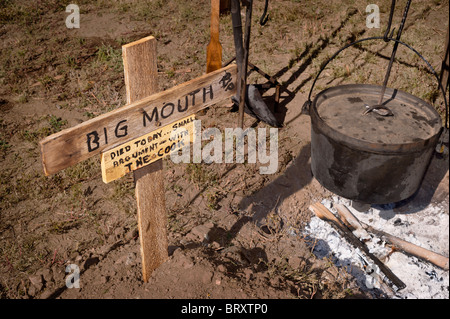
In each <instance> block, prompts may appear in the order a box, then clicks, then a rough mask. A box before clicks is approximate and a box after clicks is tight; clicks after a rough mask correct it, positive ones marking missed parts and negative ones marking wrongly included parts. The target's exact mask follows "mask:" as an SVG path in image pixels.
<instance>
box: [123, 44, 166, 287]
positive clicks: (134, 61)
mask: <svg viewBox="0 0 450 319" xmlns="http://www.w3.org/2000/svg"><path fill="white" fill-rule="evenodd" d="M122 54H123V65H124V71H125V88H126V92H127V104H130V103H133V102H135V101H137V100H140V99H142V98H144V97H147V96H150V95H152V94H154V93H157V92H158V70H157V65H156V61H157V53H156V39H155V38H154V37H147V38H143V39H141V40H138V41H136V42H132V43H129V44H127V45H124V46H123V47H122ZM133 173H134V180H135V183H136V201H137V213H138V229H139V238H140V244H141V257H142V276H143V280H144V282H148V279H149V277H150V275H151V273H152V272H153V270H155V269H156V268H157V267H158V266H159V265H161V264H162V263H163V262H164V261H165V260H166V259H167V258H168V242H167V213H166V201H165V192H164V175H163V162H162V160H159V161H156V162H154V163H152V164H149V165H147V166H144V167H142V168H140V169H138V170H136V171H134V172H133Z"/></svg>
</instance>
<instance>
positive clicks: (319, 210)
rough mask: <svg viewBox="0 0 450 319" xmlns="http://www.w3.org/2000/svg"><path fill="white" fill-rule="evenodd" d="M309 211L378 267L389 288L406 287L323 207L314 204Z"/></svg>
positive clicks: (398, 288)
mask: <svg viewBox="0 0 450 319" xmlns="http://www.w3.org/2000/svg"><path fill="white" fill-rule="evenodd" d="M309 209H310V210H311V211H312V212H313V213H314V214H316V216H317V217H319V218H320V219H322V220H325V221H328V222H329V223H330V224H331V225H333V226H334V227H335V228H336V229H337V230H338V231H339V233H341V234H342V236H343V237H345V238H346V239H347V240H348V241H349V242H350V244H352V245H353V246H355V247H357V248H359V249H361V250H362V251H363V252H364V253H365V254H366V255H367V256H368V257H369V258H370V259H372V261H373V262H374V263H375V264H376V265H377V266H378V268H379V269H380V270H381V271H382V272H383V274H384V275H385V276H386V278H387V279H388V280H389V281H390V282H387V284H388V285H389V287H391V288H392V289H393V290H394V291H395V290H400V289H403V288H405V287H406V285H405V283H403V281H401V280H400V279H399V278H398V277H397V276H396V275H395V274H394V273H393V272H392V271H391V270H390V269H389V268H388V267H387V266H386V265H385V264H383V263H382V262H381V261H380V260H379V259H378V258H377V257H376V256H374V255H373V254H372V253H371V252H370V251H369V248H367V246H366V245H365V244H363V243H362V242H361V241H360V240H359V239H358V237H356V236H355V235H354V234H353V233H352V232H351V230H350V229H348V228H347V226H345V225H344V223H342V222H341V221H340V220H339V219H338V218H337V217H336V216H334V214H333V213H332V212H330V211H329V210H328V209H327V208H326V207H325V206H324V205H322V204H321V203H315V204H313V205H311V206H309ZM394 286H395V287H394Z"/></svg>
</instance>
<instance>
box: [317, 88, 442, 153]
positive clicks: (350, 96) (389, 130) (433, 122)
mask: <svg viewBox="0 0 450 319" xmlns="http://www.w3.org/2000/svg"><path fill="white" fill-rule="evenodd" d="M380 94H381V86H376V85H369V84H350V85H341V86H336V87H332V88H329V89H326V90H324V91H322V92H321V93H319V94H318V95H317V97H316V99H315V100H314V103H313V108H314V109H315V110H314V111H315V112H317V113H316V114H317V115H318V117H319V118H320V119H321V120H322V121H323V122H324V123H325V124H326V125H327V126H329V127H330V128H331V129H332V131H335V132H337V133H338V134H342V135H344V136H347V137H349V138H352V139H356V140H359V141H363V142H367V143H371V144H382V145H389V144H391V145H392V144H395V145H399V144H411V143H418V142H419V143H420V142H424V141H426V140H428V139H430V138H432V137H433V136H436V135H437V134H438V133H439V132H440V129H441V127H442V122H441V118H440V116H439V114H438V113H437V112H436V110H435V109H434V108H433V107H432V106H431V105H429V104H428V103H426V102H425V101H423V100H421V99H419V98H417V97H415V96H413V95H411V94H409V93H406V92H403V91H400V90H394V89H390V88H386V92H385V95H384V98H383V106H385V107H387V108H388V109H389V110H390V111H392V113H393V115H392V116H382V115H379V114H378V113H376V112H375V111H372V112H369V113H367V114H365V115H364V113H365V111H367V109H368V107H369V106H374V105H376V104H378V102H379V98H380Z"/></svg>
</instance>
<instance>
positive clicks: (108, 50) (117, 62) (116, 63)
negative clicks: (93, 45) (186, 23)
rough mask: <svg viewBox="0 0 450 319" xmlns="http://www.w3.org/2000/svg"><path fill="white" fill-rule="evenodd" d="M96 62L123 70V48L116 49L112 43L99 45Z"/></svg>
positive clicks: (116, 69)
mask: <svg viewBox="0 0 450 319" xmlns="http://www.w3.org/2000/svg"><path fill="white" fill-rule="evenodd" d="M96 63H97V64H101V65H107V66H108V67H110V68H111V69H113V70H115V71H120V72H122V70H123V62H122V50H121V49H120V48H118V49H115V48H113V47H112V46H110V45H105V44H103V45H101V46H99V47H98V51H97V55H96Z"/></svg>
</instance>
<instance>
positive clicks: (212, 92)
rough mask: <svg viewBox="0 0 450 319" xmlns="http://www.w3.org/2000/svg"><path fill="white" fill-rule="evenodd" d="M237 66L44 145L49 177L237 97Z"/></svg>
mask: <svg viewBox="0 0 450 319" xmlns="http://www.w3.org/2000/svg"><path fill="white" fill-rule="evenodd" d="M236 74H237V67H236V65H229V66H227V67H225V68H222V69H220V70H217V71H214V72H211V73H208V74H205V75H202V76H200V77H198V78H196V79H193V80H191V81H188V82H185V83H183V84H181V85H178V86H176V87H173V88H171V89H168V90H166V91H163V92H160V93H157V94H154V95H152V96H149V97H147V98H144V99H142V100H139V101H136V102H134V103H132V104H130V105H127V106H124V107H121V108H119V109H117V110H114V111H111V112H109V113H106V114H103V115H100V116H98V117H96V118H94V119H92V120H89V121H86V122H83V123H81V124H79V125H77V126H75V127H72V128H69V129H66V130H63V131H61V132H58V133H56V134H53V135H50V136H49V137H47V138H45V139H43V140H42V141H41V142H40V145H41V153H42V163H43V166H44V172H45V174H46V175H50V174H54V173H56V172H58V171H60V170H62V169H64V168H67V167H69V166H72V165H74V164H76V163H78V162H81V161H83V160H86V159H88V158H89V157H91V156H94V155H96V154H100V153H101V152H102V151H103V150H105V149H107V148H110V147H113V146H118V145H120V144H122V143H126V142H127V141H129V140H131V139H134V138H138V137H139V136H142V135H143V134H148V133H150V132H153V131H155V130H157V129H158V128H159V127H160V126H164V125H168V124H169V123H173V122H175V121H178V120H180V119H182V118H184V117H186V116H189V115H192V114H194V113H196V112H198V111H200V110H201V109H204V108H206V107H209V106H212V105H214V104H216V103H218V102H220V101H223V100H225V99H227V98H230V97H232V96H233V95H235V94H236Z"/></svg>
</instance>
